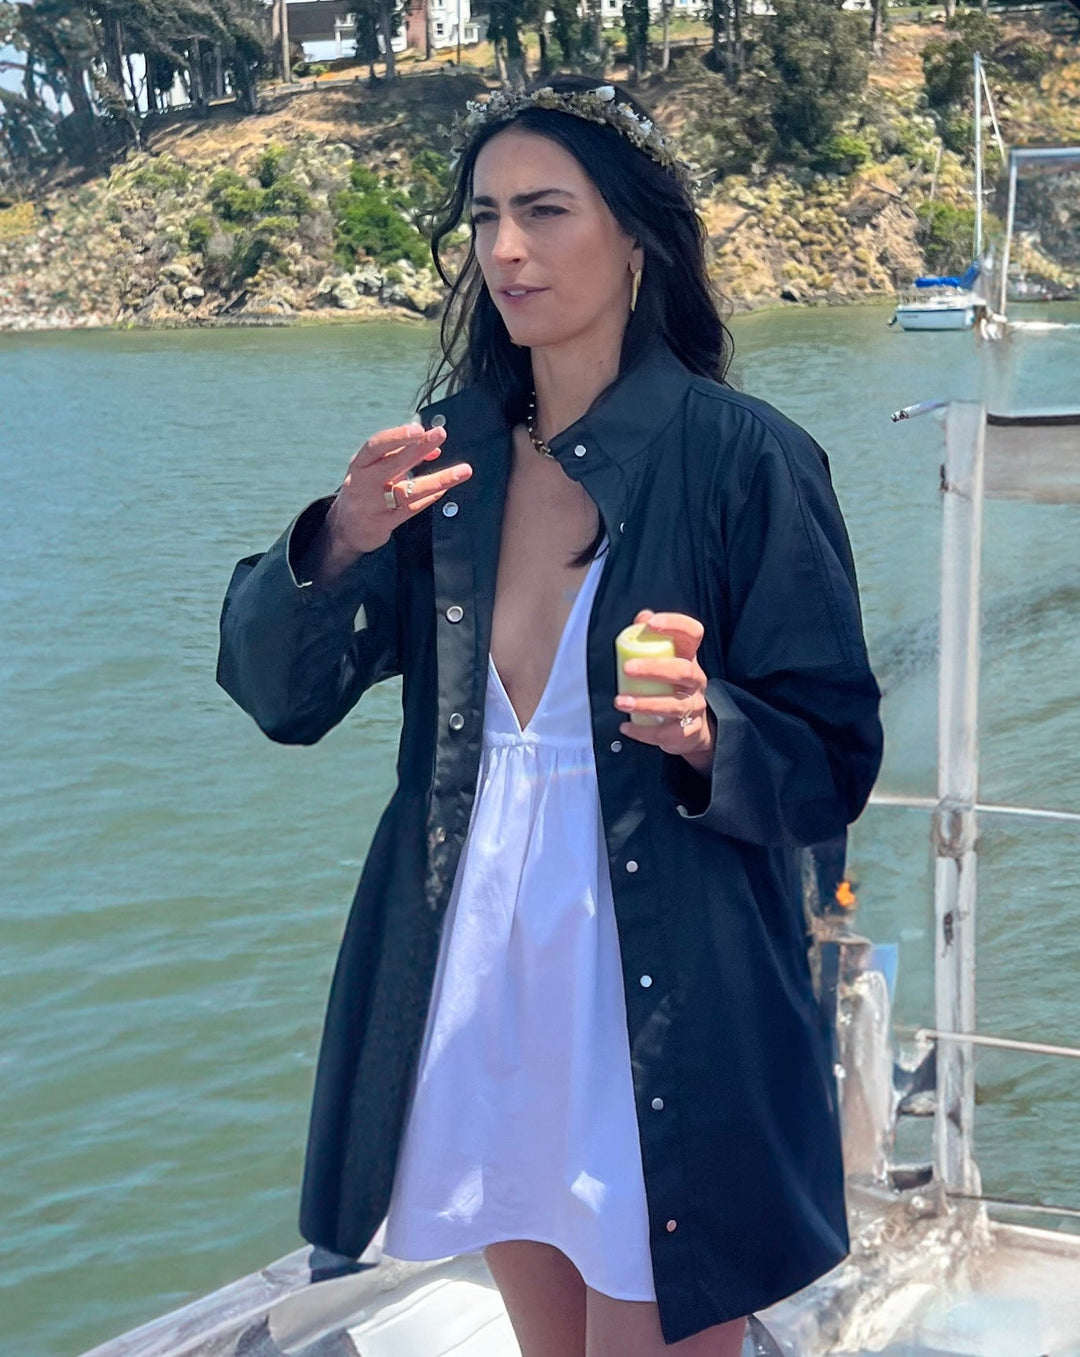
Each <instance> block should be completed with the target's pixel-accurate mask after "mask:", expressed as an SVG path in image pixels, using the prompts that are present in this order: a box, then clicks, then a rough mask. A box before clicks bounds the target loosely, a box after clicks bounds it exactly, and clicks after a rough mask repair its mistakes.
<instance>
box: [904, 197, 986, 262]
mask: <svg viewBox="0 0 1080 1357" xmlns="http://www.w3.org/2000/svg"><path fill="white" fill-rule="evenodd" d="M917 215H918V217H919V229H918V239H919V244H920V245H921V246H922V248H923V254H924V255H925V256H926V266H927V268H928V269H929V270H930V271H931V273H939V274H959V273H963V271H964V270H965V269H966V268H967V266H968V265H969V264H970V263H971V251H972V245H973V242H974V238H975V209H974V208H973V207H954V206H953V205H952V203H943V202H941V201H936V202H932V203H923V204H921V206H920V207H919V208H918V209H917Z"/></svg>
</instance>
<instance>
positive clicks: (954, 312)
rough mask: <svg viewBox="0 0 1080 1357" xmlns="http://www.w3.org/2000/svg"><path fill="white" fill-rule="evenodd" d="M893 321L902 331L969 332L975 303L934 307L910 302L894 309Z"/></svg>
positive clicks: (973, 318)
mask: <svg viewBox="0 0 1080 1357" xmlns="http://www.w3.org/2000/svg"><path fill="white" fill-rule="evenodd" d="M895 320H896V323H897V325H899V326H900V328H901V329H902V330H970V329H971V327H972V326H973V325H974V324H975V303H974V302H957V303H955V304H953V305H951V306H942V305H940V303H939V304H938V305H936V306H935V305H930V304H929V303H921V304H920V303H919V302H911V303H910V304H908V305H901V306H898V307H897V308H896V314H895Z"/></svg>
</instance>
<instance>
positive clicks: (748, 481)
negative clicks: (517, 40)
mask: <svg viewBox="0 0 1080 1357" xmlns="http://www.w3.org/2000/svg"><path fill="white" fill-rule="evenodd" d="M747 423H748V424H749V425H751V426H752V428H747V427H746V426H745V425H744V427H743V430H742V433H743V439H742V440H740V441H742V442H743V443H744V446H745V445H749V448H750V455H749V456H747V455H746V454H745V453H743V454H742V455H741V456H740V457H739V458H737V459H734V460H735V461H736V462H741V463H742V466H743V467H744V468H745V469H744V470H742V471H741V473H739V474H737V475H736V476H734V477H723V478H721V480H722V481H723V482H724V486H723V489H722V490H720V491H719V492H718V493H717V494H716V495H715V496H714V502H713V514H712V520H711V523H710V527H711V528H712V529H713V538H712V540H713V544H714V545H713V549H712V550H711V551H710V556H711V557H712V559H711V561H710V570H711V572H712V580H713V584H712V587H714V588H716V589H718V590H720V591H721V593H722V594H723V595H724V596H725V597H724V601H725V604H726V607H725V608H724V609H722V610H720V611H723V612H726V614H727V617H728V619H729V622H728V626H727V629H726V630H727V634H726V636H725V637H723V638H722V642H723V661H724V672H723V674H722V675H710V677H709V682H708V686H707V688H706V693H705V698H706V702H707V703H708V706H709V710H710V711H711V713H712V716H713V718H714V719H715V729H716V746H715V752H714V757H713V765H712V772H711V777H706V776H704V775H702V774H701V773H699V772H696V771H695V770H694V769H693V768H691V766H690V765H689V764H688V763H687V762H686V760H685V759H682V758H679V757H675V756H671V755H665V756H664V767H663V774H662V775H663V778H664V781H665V783H666V785H667V787H668V789H669V791H671V792H672V794H673V795H675V797H676V798H677V800H678V802H679V804H680V814H682V815H684V816H685V817H686V818H687V819H688V820H690V821H696V822H698V823H699V824H701V825H704V826H706V827H707V828H709V829H712V830H715V831H717V832H718V833H721V834H726V835H729V836H731V837H733V838H737V839H742V840H745V841H747V842H749V843H753V844H758V845H768V844H782V843H788V844H791V843H794V844H802V845H807V844H811V843H818V842H821V841H822V840H824V839H829V838H832V837H834V836H835V835H837V834H840V833H842V832H843V830H844V829H845V827H846V826H847V825H848V824H850V823H851V822H852V821H853V820H855V819H856V818H857V817H858V816H859V814H860V813H861V811H862V809H863V807H864V806H865V804H866V801H867V799H868V797H869V795H870V791H871V788H872V787H873V784H874V780H875V778H876V777H877V773H878V768H879V766H880V763H881V755H882V731H881V724H880V721H879V719H878V708H879V705H880V699H881V693H880V690H879V688H878V685H877V683H876V681H875V679H874V676H873V674H872V673H871V670H870V665H869V661H868V659H867V654H866V646H865V642H864V640H863V634H862V620H861V614H860V608H859V599H858V591H857V585H856V579H855V569H854V564H853V562H852V558H851V549H850V546H849V543H848V536H847V531H846V529H845V526H844V522H843V519H842V518H841V515H840V509H839V506H838V505H837V502H836V498H835V495H834V494H833V490H832V484H831V481H830V478H829V471H828V461H827V459H826V458H825V455H824V453H823V452H822V451H821V450H820V449H819V448H818V447H817V445H816V444H815V443H814V442H813V440H812V439H811V438H810V437H809V436H808V435H806V434H804V433H803V431H802V430H801V429H798V428H797V427H796V426H795V425H791V424H788V423H787V421H782V422H780V423H779V424H778V425H777V426H773V425H771V424H770V425H768V426H763V425H761V424H760V423H759V421H758V420H756V419H750V420H748V421H747ZM702 667H703V668H705V669H706V672H708V666H707V665H706V664H705V663H704V662H703V666H702Z"/></svg>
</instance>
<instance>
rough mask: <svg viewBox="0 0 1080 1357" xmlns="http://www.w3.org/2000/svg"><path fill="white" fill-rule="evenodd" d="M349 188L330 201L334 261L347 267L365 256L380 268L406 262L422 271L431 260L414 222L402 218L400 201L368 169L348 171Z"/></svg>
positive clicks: (352, 168) (357, 167) (358, 167)
mask: <svg viewBox="0 0 1080 1357" xmlns="http://www.w3.org/2000/svg"><path fill="white" fill-rule="evenodd" d="M349 183H350V185H351V187H350V188H347V189H342V190H341V191H340V192H339V193H335V194H334V195H333V197H332V198H331V200H330V207H331V210H332V211H333V213H334V257H335V258H336V259H337V260H338V262H339V263H341V264H343V265H344V266H345V267H347V268H348V267H351V266H352V265H353V264H355V263H356V261H357V259H358V258H360V257H362V256H366V257H367V258H369V259H373V260H374V261H375V262H376V263H377V264H390V263H393V262H394V261H395V260H398V259H407V260H408V261H409V262H410V263H411V264H414V265H416V266H417V267H420V266H421V265H423V264H425V263H426V262H427V259H428V250H427V247H426V246H425V244H424V240H423V238H422V236H421V235H420V233H419V231H417V229H416V227H415V225H413V223H412V221H411V220H409V219H407V218H406V216H404V215H403V214H402V203H401V197H402V195H396V196H397V198H398V201H394V200H393V195H392V194H391V193H390V191H388V190H387V189H386V188H385V187H384V186H383V185H382V184H380V183H379V179H378V176H377V175H376V174H374V173H373V172H372V171H371V170H369V169H368V168H367V167H366V166H364V165H360V164H358V163H354V164H353V165H352V167H351V169H350V171H349Z"/></svg>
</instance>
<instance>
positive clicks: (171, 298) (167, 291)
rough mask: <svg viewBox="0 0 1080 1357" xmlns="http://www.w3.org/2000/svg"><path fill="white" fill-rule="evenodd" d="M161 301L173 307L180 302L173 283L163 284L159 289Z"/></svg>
mask: <svg viewBox="0 0 1080 1357" xmlns="http://www.w3.org/2000/svg"><path fill="white" fill-rule="evenodd" d="M161 298H162V301H166V302H168V303H169V305H170V306H175V305H176V303H177V302H178V301H179V300H180V293H179V292H178V291H177V289H176V284H175V283H164V284H163V285H162V288H161Z"/></svg>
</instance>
